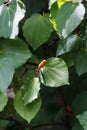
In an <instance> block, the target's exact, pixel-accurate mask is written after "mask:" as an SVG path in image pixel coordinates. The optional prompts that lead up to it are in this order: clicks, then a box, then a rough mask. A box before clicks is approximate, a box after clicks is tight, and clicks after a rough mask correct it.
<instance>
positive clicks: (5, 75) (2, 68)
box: [0, 39, 31, 92]
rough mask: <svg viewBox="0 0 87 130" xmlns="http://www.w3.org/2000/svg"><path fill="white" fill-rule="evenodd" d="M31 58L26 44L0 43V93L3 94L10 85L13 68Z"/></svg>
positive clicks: (15, 42) (12, 41)
mask: <svg viewBox="0 0 87 130" xmlns="http://www.w3.org/2000/svg"><path fill="white" fill-rule="evenodd" d="M30 57H31V52H30V51H29V49H28V47H27V46H26V44H25V43H24V42H23V41H22V40H20V39H18V40H8V39H6V40H2V41H1V42H0V91H1V92H4V91H5V90H6V88H7V87H8V86H9V85H10V83H11V81H12V78H13V74H14V71H15V68H17V67H19V66H21V65H22V64H24V63H25V62H26V61H27V59H28V58H30Z"/></svg>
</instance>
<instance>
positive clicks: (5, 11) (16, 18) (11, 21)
mask: <svg viewBox="0 0 87 130" xmlns="http://www.w3.org/2000/svg"><path fill="white" fill-rule="evenodd" d="M24 14H25V9H24V5H23V4H21V6H20V4H19V2H18V1H17V0H12V1H11V2H10V3H9V5H8V6H7V5H6V4H3V5H1V6H0V37H4V38H12V39H14V38H15V37H16V36H17V34H18V24H19V22H20V20H21V19H22V18H23V17H24Z"/></svg>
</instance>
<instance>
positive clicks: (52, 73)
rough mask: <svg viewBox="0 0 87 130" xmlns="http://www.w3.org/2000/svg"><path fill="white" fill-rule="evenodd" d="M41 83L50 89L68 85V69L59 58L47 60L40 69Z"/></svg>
mask: <svg viewBox="0 0 87 130" xmlns="http://www.w3.org/2000/svg"><path fill="white" fill-rule="evenodd" d="M39 77H40V80H41V82H42V83H43V84H44V85H46V86H50V87H59V86H62V85H65V84H68V69H67V66H66V64H65V62H64V61H63V60H62V59H61V58H49V59H47V63H46V64H45V66H44V67H43V68H41V69H40V75H39Z"/></svg>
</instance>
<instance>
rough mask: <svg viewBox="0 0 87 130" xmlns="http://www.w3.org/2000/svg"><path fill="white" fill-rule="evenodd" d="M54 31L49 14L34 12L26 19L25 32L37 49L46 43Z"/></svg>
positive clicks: (30, 42) (28, 39)
mask: <svg viewBox="0 0 87 130" xmlns="http://www.w3.org/2000/svg"><path fill="white" fill-rule="evenodd" d="M52 31H53V29H52V25H51V23H50V21H49V15H48V14H46V15H41V14H34V15H32V16H31V17H30V18H29V19H27V20H26V21H25V24H24V26H23V32H24V36H25V38H26V40H27V41H28V42H29V44H30V45H31V46H32V47H33V49H37V48H38V47H39V46H41V45H42V44H44V43H45V42H46V41H47V40H48V38H49V37H50V35H51V32H52Z"/></svg>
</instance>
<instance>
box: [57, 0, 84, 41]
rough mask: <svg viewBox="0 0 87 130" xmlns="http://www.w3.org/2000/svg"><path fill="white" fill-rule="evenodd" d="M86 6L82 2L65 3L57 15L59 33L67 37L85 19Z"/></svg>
mask: <svg viewBox="0 0 87 130" xmlns="http://www.w3.org/2000/svg"><path fill="white" fill-rule="evenodd" d="M84 14H85V8H84V6H83V5H82V4H81V3H72V2H67V3H65V4H64V5H63V6H62V7H61V8H60V9H59V10H58V13H57V16H56V25H57V30H58V34H59V35H60V36H62V37H64V38H66V37H67V36H68V35H69V34H70V33H71V32H72V31H73V30H74V29H75V28H76V27H77V26H78V25H79V24H80V23H81V21H82V20H83V18H84Z"/></svg>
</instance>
